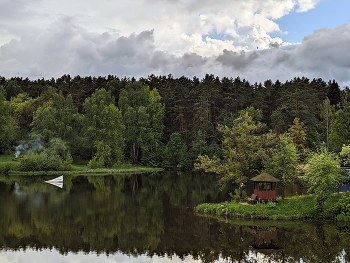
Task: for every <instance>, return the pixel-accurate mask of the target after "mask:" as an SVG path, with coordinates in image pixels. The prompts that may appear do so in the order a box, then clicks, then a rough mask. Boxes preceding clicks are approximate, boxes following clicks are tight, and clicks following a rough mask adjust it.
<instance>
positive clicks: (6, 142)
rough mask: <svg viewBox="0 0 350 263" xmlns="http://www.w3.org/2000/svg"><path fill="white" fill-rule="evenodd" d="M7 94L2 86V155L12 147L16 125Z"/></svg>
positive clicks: (0, 102)
mask: <svg viewBox="0 0 350 263" xmlns="http://www.w3.org/2000/svg"><path fill="white" fill-rule="evenodd" d="M5 96H6V92H5V90H4V88H3V86H2V85H0V154H3V153H4V152H5V151H7V150H8V149H9V148H10V147H11V141H12V140H11V139H12V138H11V137H12V136H13V132H12V131H11V130H12V128H14V127H13V125H14V123H12V122H11V118H10V111H9V104H8V103H7V102H6V98H5Z"/></svg>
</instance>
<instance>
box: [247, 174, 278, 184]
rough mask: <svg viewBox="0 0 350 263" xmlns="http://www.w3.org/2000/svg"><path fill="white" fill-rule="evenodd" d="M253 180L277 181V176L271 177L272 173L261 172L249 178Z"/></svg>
mask: <svg viewBox="0 0 350 263" xmlns="http://www.w3.org/2000/svg"><path fill="white" fill-rule="evenodd" d="M250 180H252V181H254V182H279V181H280V180H278V179H277V178H275V177H273V176H272V175H269V174H268V173H263V174H260V175H258V176H255V177H253V178H252V179H250Z"/></svg>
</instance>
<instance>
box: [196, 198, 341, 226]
mask: <svg viewBox="0 0 350 263" xmlns="http://www.w3.org/2000/svg"><path fill="white" fill-rule="evenodd" d="M341 195H342V194H332V195H331V196H330V197H329V199H327V200H326V202H325V205H324V211H323V212H320V211H318V210H317V209H316V208H315V204H316V197H315V196H314V195H304V196H294V197H289V198H285V199H284V200H281V201H279V202H277V203H276V205H271V204H269V203H268V204H264V203H259V204H256V205H251V206H245V205H242V204H240V203H236V202H226V203H219V204H208V203H205V204H200V205H198V206H197V207H196V208H195V210H196V212H197V213H202V214H211V215H219V216H227V217H241V218H256V219H275V220H276V219H309V218H324V219H333V218H334V214H333V209H332V208H333V206H334V204H335V203H337V202H338V200H339V199H340V197H341Z"/></svg>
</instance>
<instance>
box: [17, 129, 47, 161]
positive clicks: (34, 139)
mask: <svg viewBox="0 0 350 263" xmlns="http://www.w3.org/2000/svg"><path fill="white" fill-rule="evenodd" d="M14 148H15V151H16V153H15V157H16V159H17V158H18V157H19V155H20V154H21V153H22V154H27V153H28V152H29V151H32V152H34V153H39V152H41V151H42V150H43V149H44V142H43V141H42V140H41V137H40V136H39V135H36V134H29V135H28V136H27V139H26V140H22V141H19V145H18V146H16V147H14Z"/></svg>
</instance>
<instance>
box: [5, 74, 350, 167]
mask: <svg viewBox="0 0 350 263" xmlns="http://www.w3.org/2000/svg"><path fill="white" fill-rule="evenodd" d="M349 100H350V93H349V88H348V87H344V88H343V89H340V87H339V85H338V83H337V82H336V81H335V80H332V81H331V80H329V81H328V82H326V81H324V80H322V79H313V80H309V79H307V78H304V77H302V78H294V79H292V80H290V81H286V82H285V83H282V82H280V81H278V80H277V81H276V82H272V81H271V80H266V81H265V82H264V83H254V84H251V83H249V81H247V80H245V79H243V80H242V79H240V78H239V77H237V78H227V77H224V78H222V79H219V77H215V76H213V75H206V76H205V77H204V78H203V79H201V80H200V79H198V78H196V77H194V78H193V79H190V78H186V77H180V78H174V77H173V76H171V75H169V76H154V75H151V76H149V77H148V78H140V79H139V80H136V79H135V78H132V79H129V78H118V77H115V76H111V75H109V76H107V77H97V78H96V77H91V76H90V77H80V76H75V77H74V78H72V77H70V76H69V75H64V76H62V77H61V78H58V79H54V78H52V79H49V80H45V79H38V80H29V79H28V78H27V79H23V78H10V79H6V78H4V77H0V120H1V122H0V143H1V144H0V153H1V154H3V153H9V152H11V151H13V150H15V147H16V146H17V148H16V150H19V151H20V152H21V154H23V153H24V152H27V151H28V150H30V149H32V148H33V145H35V144H37V143H38V140H40V143H41V142H42V143H43V145H44V146H45V147H47V146H48V145H50V147H51V148H55V149H56V153H57V152H59V153H60V156H61V157H62V158H63V159H64V160H65V161H70V159H71V158H73V159H75V160H80V159H81V160H90V163H89V165H90V167H101V166H113V165H118V164H121V163H123V162H124V161H125V160H129V161H130V162H132V163H141V164H144V165H148V166H159V167H164V168H169V169H173V168H181V169H188V168H192V167H193V163H194V162H195V161H196V159H197V157H198V155H204V154H205V155H208V156H210V157H212V156H214V155H215V156H220V155H221V141H222V134H221V133H220V132H219V131H218V130H217V127H218V125H228V126H230V125H232V123H233V120H234V119H235V118H236V117H237V116H239V113H240V111H242V110H245V109H247V108H249V107H253V108H254V109H255V110H260V112H261V117H260V119H259V120H260V121H261V122H262V123H265V124H266V128H265V129H266V131H267V130H269V129H272V130H273V131H274V132H276V133H277V134H283V133H285V132H287V131H288V129H289V128H290V127H291V126H292V125H293V122H294V121H295V119H296V118H299V120H300V122H302V123H303V124H304V125H305V126H304V127H305V131H306V138H307V141H306V143H305V144H306V145H305V147H306V148H311V149H315V148H317V147H319V146H322V145H323V146H327V147H329V148H330V149H331V150H334V151H338V152H339V151H340V150H341V147H342V145H343V144H349V143H350V133H349V132H348V131H347V127H348V125H349V124H350V106H349ZM250 109H252V108H250ZM18 146H21V147H18ZM24 146H26V147H24ZM46 154H47V155H48V156H49V155H50V152H49V151H47V152H46Z"/></svg>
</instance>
